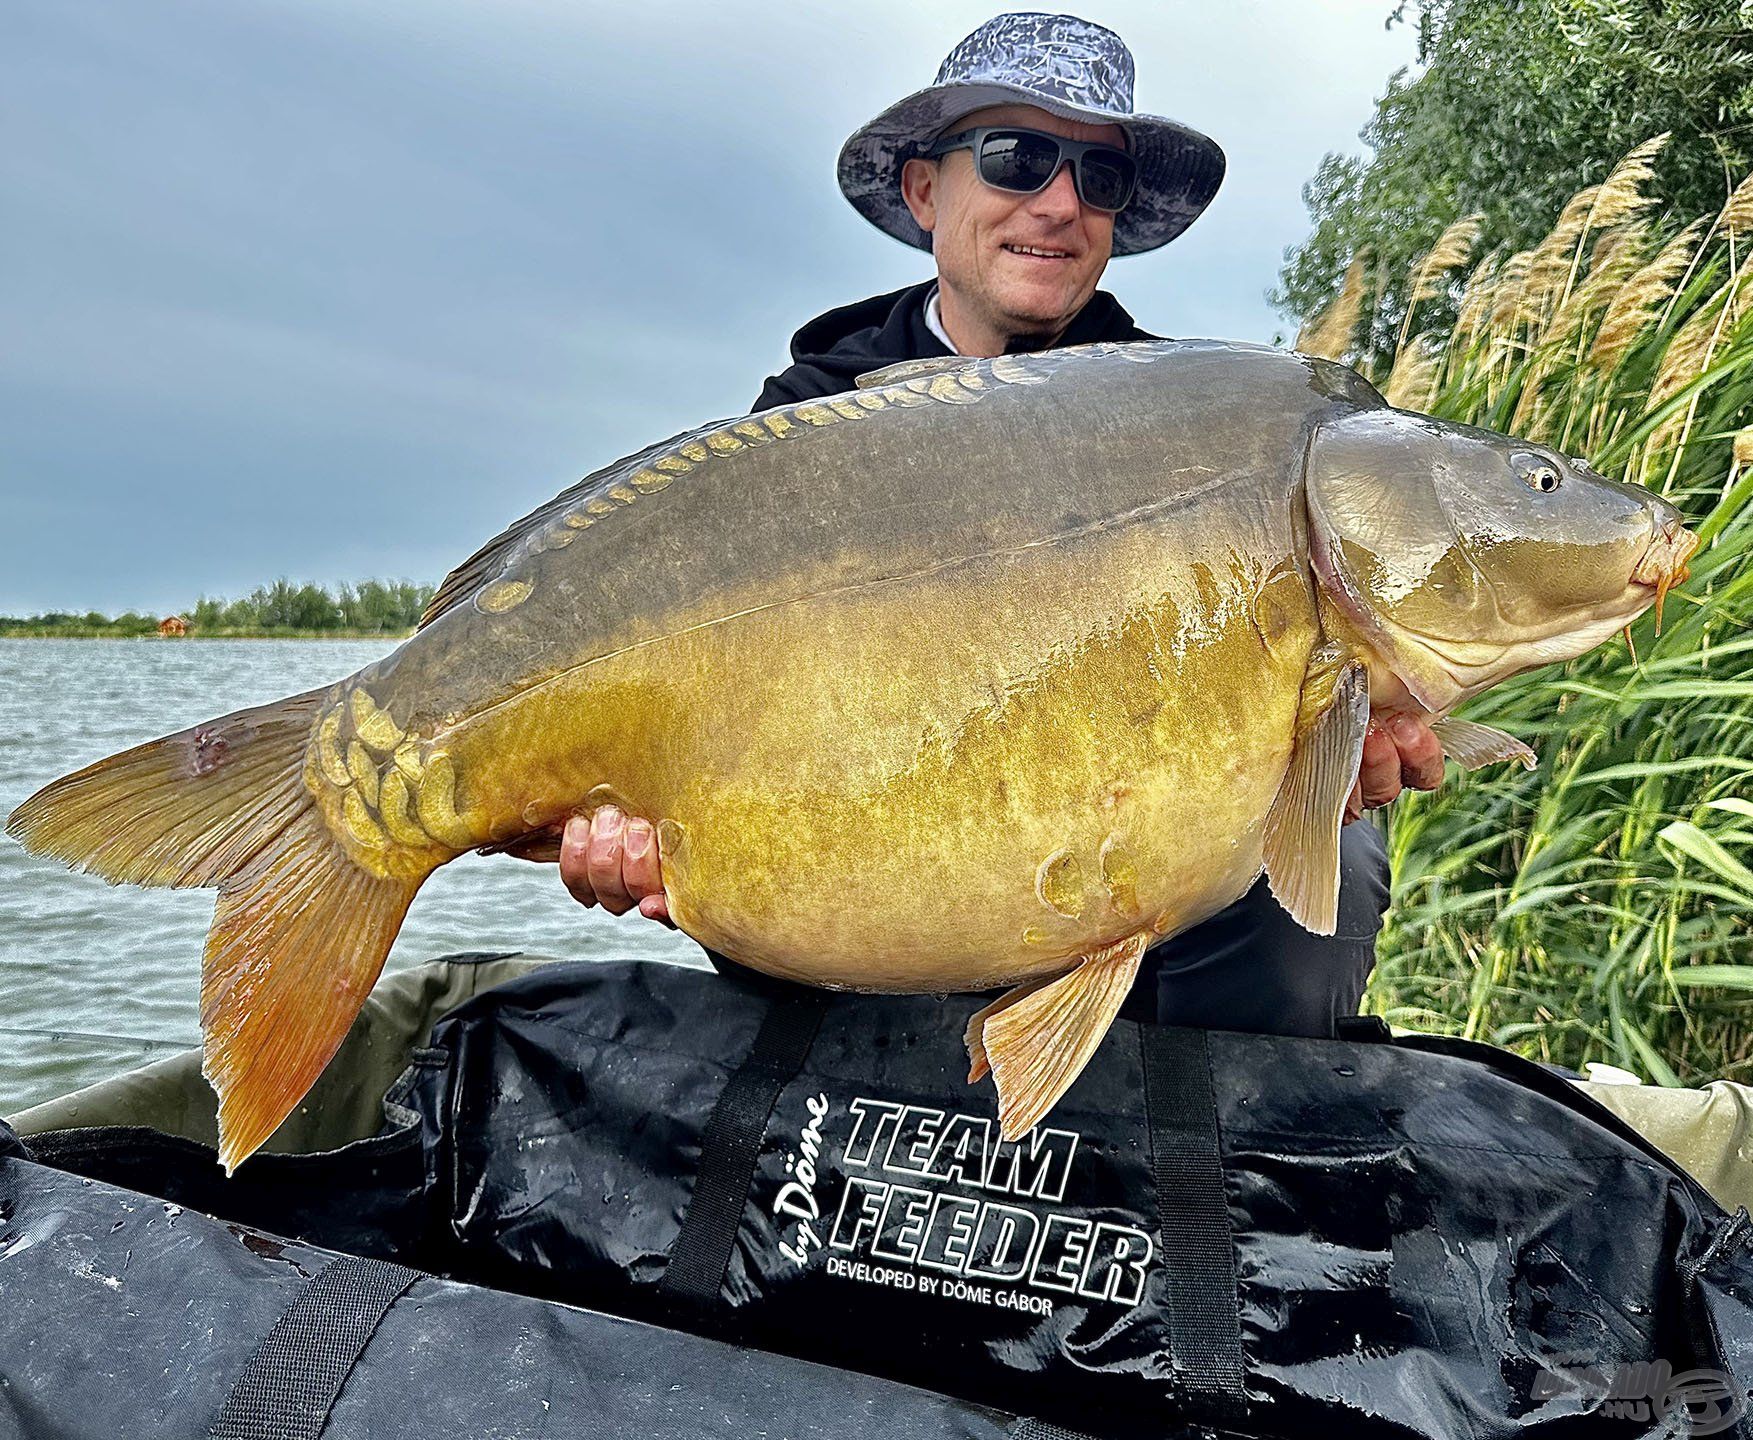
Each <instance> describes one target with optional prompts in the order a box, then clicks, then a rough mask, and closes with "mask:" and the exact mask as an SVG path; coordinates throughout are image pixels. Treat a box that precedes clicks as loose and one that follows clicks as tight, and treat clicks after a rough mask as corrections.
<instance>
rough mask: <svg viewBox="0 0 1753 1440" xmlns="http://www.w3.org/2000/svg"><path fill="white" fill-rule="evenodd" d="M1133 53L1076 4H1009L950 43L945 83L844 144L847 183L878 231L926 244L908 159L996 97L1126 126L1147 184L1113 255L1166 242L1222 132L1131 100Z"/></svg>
mask: <svg viewBox="0 0 1753 1440" xmlns="http://www.w3.org/2000/svg"><path fill="white" fill-rule="evenodd" d="M1132 71H1133V66H1132V52H1131V51H1130V50H1128V49H1127V48H1126V44H1125V42H1124V41H1123V40H1121V38H1120V37H1119V36H1118V35H1116V34H1115V33H1114V32H1113V31H1112V30H1105V29H1103V28H1102V27H1101V26H1100V25H1093V24H1091V23H1090V22H1089V21H1088V20H1080V19H1079V18H1078V17H1077V16H1075V15H1042V14H1034V13H1028V14H1020V15H1000V16H998V17H997V18H995V19H992V20H988V21H987V22H986V23H985V24H984V25H982V26H981V27H980V28H979V29H978V30H976V31H975V32H974V33H973V34H972V35H970V36H968V38H967V39H965V40H963V41H962V42H961V44H959V45H957V46H956V48H955V49H953V50H952V51H950V53H949V55H948V56H947V57H946V58H945V60H944V62H943V64H942V66H940V67H939V69H938V72H937V80H936V82H935V83H933V84H931V85H929V86H927V87H926V88H925V89H924V90H919V91H916V92H915V93H913V94H912V95H909V96H908V97H907V98H906V99H905V100H901V101H898V102H897V103H896V104H894V105H891V106H889V108H888V109H887V110H885V111H883V113H882V114H881V115H879V116H877V117H876V119H874V120H872V121H871V122H870V124H868V125H866V126H865V127H864V128H863V129H862V130H860V131H858V132H857V133H856V134H855V135H853V137H852V138H851V139H850V140H848V141H847V142H846V144H845V145H844V146H842V147H841V150H840V164H839V177H840V189H841V190H842V191H843V192H844V193H845V195H846V198H847V199H848V200H850V201H851V202H852V207H853V209H855V210H857V211H858V213H859V214H860V215H862V216H864V218H865V219H866V220H868V221H870V223H871V224H872V225H875V226H876V227H877V229H879V230H885V231H887V232H888V233H889V234H890V235H893V236H894V237H895V238H896V239H897V240H904V241H906V242H907V244H909V245H915V246H917V247H918V248H919V249H921V250H930V249H931V236H930V235H928V234H927V233H926V232H925V231H923V230H921V229H920V228H919V226H918V225H917V224H915V223H914V220H913V217H912V215H911V214H909V213H908V210H907V206H906V204H905V202H903V200H902V199H901V166H902V165H903V164H905V163H906V161H907V160H908V159H909V158H910V157H912V156H915V155H920V154H923V153H924V151H925V149H926V147H927V146H928V145H929V144H930V142H931V141H932V140H934V139H935V138H936V137H937V136H939V135H941V134H943V133H944V131H945V130H947V129H948V128H950V126H951V125H953V124H954V122H955V121H957V120H959V119H961V118H962V116H964V115H968V114H971V113H972V112H973V111H975V110H981V109H984V108H985V107H986V106H988V105H1012V104H1024V105H1033V106H1035V107H1037V108H1038V109H1041V110H1046V111H1048V112H1049V113H1050V114H1054V115H1060V116H1063V117H1064V118H1065V119H1067V120H1087V121H1089V122H1091V123H1092V124H1097V125H1119V126H1122V127H1123V128H1124V129H1125V131H1126V133H1127V136H1128V138H1129V141H1130V148H1131V151H1132V154H1133V156H1134V157H1135V158H1136V159H1137V161H1138V193H1137V194H1136V195H1134V196H1133V199H1132V203H1131V204H1129V205H1128V206H1127V207H1126V208H1125V209H1124V210H1122V211H1121V212H1120V213H1119V214H1118V215H1116V216H1115V217H1114V254H1116V255H1136V254H1138V253H1139V252H1140V251H1144V250H1154V249H1156V247H1157V246H1159V245H1166V244H1168V242H1169V241H1171V240H1173V239H1174V238H1175V237H1176V236H1177V235H1179V234H1180V233H1181V232H1182V231H1183V230H1185V229H1186V228H1187V227H1188V226H1189V225H1191V224H1192V223H1193V222H1194V221H1195V220H1196V219H1198V218H1199V215H1200V212H1201V211H1203V210H1204V209H1205V207H1206V206H1207V205H1209V204H1210V203H1211V197H1212V196H1213V195H1215V194H1216V193H1217V187H1218V186H1219V185H1220V184H1222V183H1223V172H1224V158H1223V151H1222V150H1221V149H1219V148H1218V145H1217V142H1216V141H1214V140H1212V139H1210V138H1209V137H1207V136H1205V135H1201V134H1200V133H1199V132H1198V131H1197V130H1194V129H1192V128H1190V127H1189V126H1186V125H1183V124H1181V123H1180V122H1179V121H1176V120H1165V119H1164V118H1163V117H1162V116H1160V115H1140V114H1138V113H1136V112H1135V111H1134V110H1133V108H1132Z"/></svg>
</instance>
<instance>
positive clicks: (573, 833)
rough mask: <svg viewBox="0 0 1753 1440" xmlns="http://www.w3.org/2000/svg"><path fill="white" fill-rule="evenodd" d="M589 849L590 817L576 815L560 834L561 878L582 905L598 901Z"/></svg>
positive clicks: (573, 896)
mask: <svg viewBox="0 0 1753 1440" xmlns="http://www.w3.org/2000/svg"><path fill="white" fill-rule="evenodd" d="M589 849H590V818H589V817H588V816H585V815H574V816H573V817H572V818H571V819H570V820H568V821H567V822H566V829H565V830H564V831H563V832H562V833H561V836H560V879H561V881H562V882H563V883H564V884H565V886H566V888H567V889H568V890H570V891H571V892H572V898H573V899H574V900H576V901H577V902H578V903H579V904H580V905H594V904H596V903H597V892H596V891H595V890H593V889H592V888H591V883H590V861H589V857H588V853H587V852H588V851H589Z"/></svg>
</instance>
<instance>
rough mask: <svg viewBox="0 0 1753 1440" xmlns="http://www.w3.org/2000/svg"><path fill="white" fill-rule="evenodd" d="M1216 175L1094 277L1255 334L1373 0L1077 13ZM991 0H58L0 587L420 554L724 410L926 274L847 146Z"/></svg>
mask: <svg viewBox="0 0 1753 1440" xmlns="http://www.w3.org/2000/svg"><path fill="white" fill-rule="evenodd" d="M1077 8H1078V9H1079V12H1080V13H1082V14H1085V15H1087V16H1088V17H1089V18H1091V19H1094V20H1098V21H1101V22H1102V23H1105V24H1109V25H1112V26H1113V27H1114V28H1116V29H1118V30H1119V31H1120V32H1121V34H1123V35H1124V36H1126V37H1127V39H1128V41H1129V42H1130V43H1131V44H1132V46H1133V48H1134V50H1135V52H1136V53H1137V55H1138V62H1139V72H1140V79H1139V102H1140V104H1141V106H1142V107H1143V108H1146V109H1155V110H1158V111H1161V112H1163V113H1168V114H1171V115H1174V116H1176V117H1177V118H1181V119H1184V120H1187V121H1188V122H1189V123H1192V124H1195V125H1197V126H1199V127H1200V128H1202V129H1205V130H1207V131H1208V132H1210V133H1211V134H1213V135H1215V136H1216V137H1217V138H1218V139H1219V140H1220V141H1221V142H1222V143H1223V144H1224V146H1225V148H1226V149H1227V150H1228V152H1229V156H1230V162H1231V169H1230V178H1229V180H1228V182H1227V184H1226V186H1225V189H1224V191H1223V193H1222V194H1221V195H1220V197H1219V199H1218V201H1217V203H1216V204H1215V205H1214V206H1213V207H1212V210H1211V212H1210V213H1209V214H1208V215H1207V216H1206V217H1205V218H1204V219H1202V220H1201V221H1200V223H1199V224H1198V225H1196V226H1194V227H1193V229H1192V230H1191V231H1189V232H1188V234H1187V235H1186V236H1185V237H1183V238H1182V239H1181V240H1179V241H1177V242H1176V243H1175V245H1173V246H1172V247H1170V248H1169V249H1168V250H1166V251H1164V252H1161V253H1160V254H1157V255H1154V256H1150V257H1141V258H1138V259H1133V260H1128V261H1125V262H1120V263H1117V264H1116V265H1115V267H1114V268H1113V269H1112V270H1111V271H1110V273H1109V277H1108V284H1109V287H1110V288H1112V289H1114V290H1115V291H1116V292H1117V293H1118V294H1119V295H1120V296H1121V298H1122V300H1123V301H1124V302H1125V303H1126V304H1127V306H1128V308H1130V309H1131V310H1132V311H1133V312H1134V313H1135V314H1136V315H1137V316H1138V317H1139V319H1140V321H1141V323H1143V324H1144V325H1145V326H1146V327H1147V328H1153V329H1157V330H1160V331H1162V332H1164V333H1170V334H1179V335H1193V334H1218V335H1230V336H1237V337H1240V338H1253V339H1268V338H1270V336H1271V334H1272V332H1273V330H1274V328H1275V327H1276V326H1277V324H1278V321H1277V319H1276V317H1274V316H1273V315H1272V314H1271V312H1270V311H1269V310H1268V308H1267V307H1266V305H1265V303H1264V300H1263V298H1262V292H1263V291H1264V290H1265V289H1266V287H1268V286H1269V285H1270V284H1271V283H1272V282H1273V280H1274V278H1275V272H1276V267H1277V263H1278V259H1279V253H1280V251H1281V250H1282V248H1283V247H1284V246H1285V245H1286V244H1288V243H1290V242H1291V241H1293V240H1295V239H1296V238H1298V236H1299V235H1300V234H1301V233H1302V225H1303V212H1302V207H1301V203H1300V200H1299V198H1298V193H1297V192H1298V188H1299V187H1300V185H1301V183H1302V181H1303V180H1304V179H1306V178H1307V176H1308V175H1309V174H1311V173H1312V172H1313V170H1314V167H1315V165H1316V163H1317V162H1318V160H1319V158H1320V155H1321V153H1322V152H1323V151H1324V150H1326V149H1332V148H1340V149H1345V148H1355V138H1354V137H1355V132H1356V130H1357V128H1358V127H1359V126H1360V125H1361V124H1362V123H1363V122H1364V120H1365V119H1367V117H1368V115H1369V113H1370V109H1371V97H1372V95H1374V94H1376V93H1379V91H1380V90H1381V88H1382V85H1383V83H1384V82H1385V79H1386V76H1387V74H1388V73H1389V72H1390V71H1391V70H1392V69H1393V68H1395V67H1396V66H1398V65H1401V64H1404V63H1407V62H1408V61H1409V60H1410V59H1411V50H1412V37H1411V35H1410V33H1409V32H1408V31H1407V30H1406V29H1405V28H1404V27H1402V28H1400V29H1398V30H1396V31H1393V32H1384V31H1383V28H1382V19H1383V16H1384V14H1385V9H1386V6H1385V0H1358V3H1348V4H1341V3H1339V0H1324V3H1320V4H1314V3H1308V0H1273V3H1267V0H1252V3H1247V0H1240V3H1233V4H1231V5H1227V6H1221V7H1211V6H1205V5H1195V4H1191V3H1174V4H1147V3H1143V0H1139V3H1132V4H1103V5H1086V6H1079V7H1077ZM991 13H992V8H991V7H990V6H988V5H971V4H965V3H960V0H956V3H924V0H918V3H894V4H890V5H887V6H884V7H882V8H881V9H880V10H876V9H866V8H858V9H854V8H852V7H847V6H843V5H826V4H824V5H817V6H789V7H777V6H772V5H768V4H763V5H755V4H750V3H713V4H704V3H689V4H669V3H650V4H645V5H641V6H637V7H633V6H608V5H596V4H592V5H581V4H577V3H570V0H569V3H529V0H496V3H494V4H493V5H491V6H483V5H480V4H478V3H475V0H419V3H414V0H390V3H385V4H381V5H373V6H360V5H357V4H354V3H352V0H347V3H340V0H302V3H301V4H299V5H297V6H281V7H269V6H237V5H234V4H230V3H223V0H199V3H197V0H160V3H157V4H154V5H153V6H151V7H141V6H138V5H134V4H131V3H129V0H58V3H57V4H55V5H53V6H37V7H28V8H27V9H26V10H25V11H24V12H23V13H22V14H21V15H16V16H14V17H13V18H12V20H11V21H9V26H10V30H11V36H10V40H9V46H8V49H9V54H8V55H7V56H6V57H5V63H6V64H7V76H6V83H5V84H4V85H0V130H3V131H4V133H5V134H6V135H7V136H8V143H7V145H6V146H5V147H4V149H3V150H0V186H4V188H5V190H6V193H7V194H8V197H9V204H8V223H7V226H6V228H5V230H4V232H0V273H4V274H5V275H6V277H7V281H6V284H5V286H4V288H3V289H0V332H3V333H5V334H6V335H7V336H8V345H7V346H6V347H5V348H4V350H0V379H3V380H4V398H0V507H3V510H4V516H5V523H4V524H3V525H0V611H9V612H19V611H31V610H37V609H45V608H50V607H57V608H66V609H77V610H81V611H83V610H85V609H88V608H92V607H96V608H99V609H120V608H124V607H127V606H139V607H141V608H147V609H169V608H171V607H173V606H177V605H183V604H186V603H187V602H188V600H189V598H190V597H191V596H192V595H193V594H195V593H196V592H197V591H206V592H208V593H213V592H227V591H230V592H235V591H237V590H240V589H246V588H248V587H249V586H250V585H253V584H255V583H258V582H259V581H263V580H267V579H270V578H272V577H273V576H275V575H278V574H291V575H295V576H304V577H310V578H317V579H327V580H331V581H332V580H339V579H344V578H353V577H357V576H358V575H361V574H365V573H382V574H393V575H401V574H412V575H417V576H421V577H424V578H436V575H437V573H438V572H439V571H440V570H441V569H442V568H443V567H444V566H445V565H446V564H447V563H449V562H450V561H452V560H454V559H456V558H459V557H460V556H462V555H464V554H466V553H467V552H468V551H469V550H470V549H472V548H473V547H474V545H475V544H477V543H478V542H479V541H480V540H481V539H483V538H485V536H486V535H487V534H489V533H491V532H492V531H493V530H495V529H497V528H499V527H500V526H501V525H503V524H504V523H505V522H506V521H508V520H510V519H511V518H513V517H514V516H515V515H516V514H517V513H520V512H521V511H522V510H524V509H527V508H528V507H529V506H531V505H533V504H535V503H537V502H539V501H540V500H541V499H543V498H545V497H546V496H547V495H548V494H551V493H552V492H553V491H554V490H556V489H558V488H560V487H561V486H563V485H565V484H567V483H570V481H571V480H573V479H575V478H577V476H578V475H580V474H582V473H584V472H585V471H588V470H590V469H594V468H596V467H597V466H598V465H600V464H603V463H606V462H607V461H609V460H610V459H612V458H613V457H614V456H616V455H618V454H621V453H624V452H626V451H629V450H632V449H635V448H638V447H639V446H641V445H643V444H645V443H647V442H648V441H650V440H652V439H655V438H657V437H659V436H661V435H663V434H667V433H671V432H673V431H675V430H678V429H681V428H683V427H685V426H687V425H690V424H693V423H696V422H698V421H700V420H703V419H705V418H708V417H711V416H716V415H721V414H726V413H729V412H731V411H734V410H737V409H740V408H742V407H744V406H746V405H747V404H748V403H749V401H750V400H751V399H752V398H753V396H754V394H755V393H756V391H757V390H758V389H759V386H760V381H761V379H762V377H763V376H765V375H766V374H768V373H770V372H771V371H773V370H775V369H777V368H778V367H779V366H780V365H781V364H782V363H783V361H784V354H785V344H786V340H787V338H788V337H789V335H790V333H791V331H792V330H793V329H795V328H796V327H797V326H798V325H799V324H801V323H802V322H803V321H804V320H806V319H808V318H809V317H810V316H811V315H813V314H816V313H818V312H819V311H820V310H822V309H825V308H827V307H829V306H831V305H836V304H842V303H845V302H846V301H848V300H852V299H856V298H859V297H861V296H863V295H868V294H872V293H876V292H878V291H881V290H885V289H891V288H894V287H895V286H898V285H902V284H906V283H910V282H911V281H913V280H915V279H918V278H922V277H923V276H924V275H925V274H927V273H929V260H928V259H927V258H926V257H924V256H922V255H919V254H918V253H916V252H912V251H909V250H907V249H905V248H904V247H902V246H899V245H897V244H895V243H894V242H893V241H890V240H888V239H886V238H885V237H883V236H881V235H879V234H878V233H877V232H875V231H874V230H872V229H871V228H870V227H869V226H867V225H866V224H865V223H864V222H863V221H862V220H860V219H859V218H858V216H857V215H856V214H854V212H853V211H852V210H851V208H850V207H849V206H847V205H846V204H845V203H844V201H842V200H841V199H840V197H839V195H838V193H837V192H836V190H835V188H834V185H833V179H832V175H833V161H834V156H835V154H836V153H837V151H838V148H839V145H840V143H841V141H842V140H843V139H844V137H845V136H846V135H847V134H848V133H850V131H851V130H852V129H854V128H855V127H856V126H857V125H859V124H861V123H862V122H863V121H864V120H865V119H867V118H869V116H870V115H871V114H874V113H875V112H876V111H877V110H878V109H880V108H882V107H883V106H884V105H886V104H888V103H889V102H890V101H892V100H893V99H895V98H897V97H898V96H900V95H902V94H904V93H906V92H907V91H909V90H912V89H915V88H918V87H919V86H920V85H923V84H925V83H927V82H928V81H929V80H930V78H931V74H932V72H933V71H934V70H935V67H936V64H937V62H938V59H939V58H940V57H941V55H942V54H943V53H944V51H946V50H947V49H948V48H949V46H950V45H951V44H953V43H954V41H955V40H957V39H958V38H960V36H961V35H963V34H964V33H966V32H967V31H968V30H970V29H972V28H973V27H974V26H975V25H977V24H979V23H980V22H981V21H982V20H984V19H985V18H987V17H988V16H989V15H990V14H991Z"/></svg>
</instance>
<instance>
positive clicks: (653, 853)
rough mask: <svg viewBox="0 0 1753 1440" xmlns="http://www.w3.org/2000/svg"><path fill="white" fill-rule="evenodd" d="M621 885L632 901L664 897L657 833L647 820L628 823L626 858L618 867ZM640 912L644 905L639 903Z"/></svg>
mask: <svg viewBox="0 0 1753 1440" xmlns="http://www.w3.org/2000/svg"><path fill="white" fill-rule="evenodd" d="M621 883H622V884H623V885H625V886H626V887H627V893H628V894H629V895H630V896H632V897H633V899H634V900H636V901H639V902H644V901H645V900H646V899H648V898H649V897H650V896H652V895H661V894H663V870H662V867H661V866H660V864H659V862H658V854H657V832H656V831H655V830H653V829H652V825H651V821H649V820H629V821H628V822H627V858H626V859H625V860H624V861H623V862H622V864H621ZM641 908H642V910H643V903H642V904H641Z"/></svg>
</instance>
